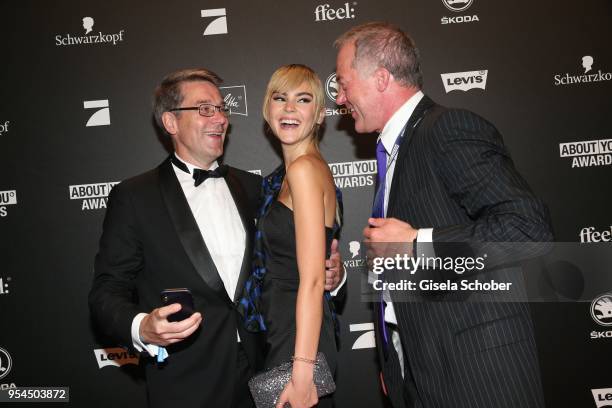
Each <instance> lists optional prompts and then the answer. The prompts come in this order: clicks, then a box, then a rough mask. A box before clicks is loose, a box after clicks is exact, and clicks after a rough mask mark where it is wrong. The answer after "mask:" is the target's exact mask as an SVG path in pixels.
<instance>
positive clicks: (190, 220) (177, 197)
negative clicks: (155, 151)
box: [159, 159, 227, 299]
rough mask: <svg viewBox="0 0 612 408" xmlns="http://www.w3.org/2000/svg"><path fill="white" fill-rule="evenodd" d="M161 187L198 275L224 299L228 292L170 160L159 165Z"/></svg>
mask: <svg viewBox="0 0 612 408" xmlns="http://www.w3.org/2000/svg"><path fill="white" fill-rule="evenodd" d="M159 178H160V190H161V195H162V197H163V201H164V203H165V204H166V208H167V209H168V213H169V214H170V219H171V220H172V223H173V224H174V228H175V229H176V233H177V235H178V237H179V240H180V241H181V244H182V245H183V248H184V249H185V252H186V253H187V256H188V257H189V260H190V261H191V263H192V264H193V266H194V268H195V269H196V271H197V272H198V274H199V275H200V276H201V277H202V279H203V280H204V282H205V283H206V284H207V285H208V286H209V287H210V288H211V289H212V290H214V291H215V292H217V294H219V296H221V297H223V298H225V299H227V292H226V291H225V287H224V286H223V281H222V280H221V277H220V276H219V273H218V271H217V267H216V266H215V263H214V262H213V260H212V257H211V256H210V253H209V252H208V248H207V247H206V244H205V243H204V238H202V234H201V233H200V230H199V228H198V224H197V223H196V220H195V218H194V217H193V213H192V212H191V208H189V203H187V199H186V198H185V194H184V193H183V190H182V189H181V186H180V184H179V182H178V180H177V178H176V174H175V173H174V171H173V169H172V164H171V162H170V159H167V160H166V161H165V162H163V163H162V164H161V165H160V166H159Z"/></svg>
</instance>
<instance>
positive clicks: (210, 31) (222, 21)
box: [200, 8, 227, 35]
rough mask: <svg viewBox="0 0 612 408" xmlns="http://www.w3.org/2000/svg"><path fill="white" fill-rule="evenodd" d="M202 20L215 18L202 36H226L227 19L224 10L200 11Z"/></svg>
mask: <svg viewBox="0 0 612 408" xmlns="http://www.w3.org/2000/svg"><path fill="white" fill-rule="evenodd" d="M200 13H201V16H202V18H211V17H216V18H215V19H214V20H212V21H211V22H210V23H208V25H207V26H206V28H205V29H204V34H203V35H216V34H227V17H226V11H225V9H224V8H220V9H207V10H200Z"/></svg>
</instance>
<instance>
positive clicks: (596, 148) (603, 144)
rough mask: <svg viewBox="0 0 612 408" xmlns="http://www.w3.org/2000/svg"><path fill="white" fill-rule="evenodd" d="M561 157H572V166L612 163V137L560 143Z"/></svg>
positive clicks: (607, 164) (606, 164)
mask: <svg viewBox="0 0 612 408" xmlns="http://www.w3.org/2000/svg"><path fill="white" fill-rule="evenodd" d="M559 157H561V158H565V157H568V158H571V159H572V168H574V167H593V166H609V165H611V164H612V139H601V140H582V141H578V142H568V143H559Z"/></svg>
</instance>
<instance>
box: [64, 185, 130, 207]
mask: <svg viewBox="0 0 612 408" xmlns="http://www.w3.org/2000/svg"><path fill="white" fill-rule="evenodd" d="M117 184H119V182H118V181H111V182H106V183H95V184H77V185H70V186H68V192H69V195H70V199H71V200H81V211H85V210H99V209H102V208H104V209H105V208H106V204H107V203H108V194H109V193H110V191H111V190H112V188H113V187H114V186H115V185H117Z"/></svg>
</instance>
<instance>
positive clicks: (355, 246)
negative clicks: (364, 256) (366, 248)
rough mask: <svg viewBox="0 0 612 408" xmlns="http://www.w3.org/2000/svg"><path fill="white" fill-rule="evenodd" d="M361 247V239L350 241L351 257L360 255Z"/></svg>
mask: <svg viewBox="0 0 612 408" xmlns="http://www.w3.org/2000/svg"><path fill="white" fill-rule="evenodd" d="M360 249H361V243H360V242H359V241H351V242H349V251H350V252H351V259H353V258H355V257H358V256H359V250H360Z"/></svg>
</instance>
